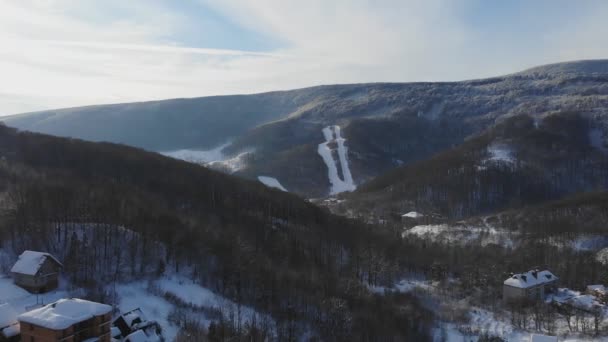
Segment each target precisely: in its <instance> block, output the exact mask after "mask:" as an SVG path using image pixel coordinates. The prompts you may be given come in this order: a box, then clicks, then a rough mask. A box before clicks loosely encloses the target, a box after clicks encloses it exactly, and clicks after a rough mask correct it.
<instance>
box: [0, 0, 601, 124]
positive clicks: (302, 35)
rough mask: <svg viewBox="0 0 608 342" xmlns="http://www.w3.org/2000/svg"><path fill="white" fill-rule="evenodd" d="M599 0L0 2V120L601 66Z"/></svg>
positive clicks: (17, 0) (93, 0)
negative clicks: (583, 63) (564, 64)
mask: <svg viewBox="0 0 608 342" xmlns="http://www.w3.org/2000/svg"><path fill="white" fill-rule="evenodd" d="M605 18H608V1H604V0H597V1H596V0H580V1H570V0H511V1H500V0H302V1H296V0H129V1H124V0H0V115H8V114H14V113H21V112H28V111H35V110H43V109H52V108H63V107H73V106H82V105H91V104H104V103H117V102H131V101H146V100H156V99H167V98H176V97H197V96H208V95H224V94H235V93H257V92H264V91H271V90H284V89H293V88H300V87H307V86H314V85H320V84H334V83H360V82H412V81H456V80H464V79H474V78H482V77H490V76H497V75H501V74H508V73H512V72H517V71H520V70H523V69H525V68H528V67H532V66H536V65H541V64H546V63H553V62H560V61H568V60H577V59H599V58H606V57H608V44H606V41H607V40H606V39H607V38H606V37H608V20H606V19H605Z"/></svg>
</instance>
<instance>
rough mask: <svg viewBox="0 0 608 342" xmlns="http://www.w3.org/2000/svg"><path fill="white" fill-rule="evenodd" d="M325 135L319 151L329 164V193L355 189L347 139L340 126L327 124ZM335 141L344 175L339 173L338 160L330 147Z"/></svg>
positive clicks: (324, 130)
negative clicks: (345, 143)
mask: <svg viewBox="0 0 608 342" xmlns="http://www.w3.org/2000/svg"><path fill="white" fill-rule="evenodd" d="M323 136H324V137H325V142H324V143H321V144H319V148H318V149H317V151H318V153H319V155H320V156H321V158H323V161H324V162H325V165H326V166H327V175H328V177H329V183H330V184H331V189H330V192H329V193H330V194H331V195H335V194H338V193H341V192H344V191H353V190H355V189H356V188H357V187H356V186H355V183H354V182H353V176H352V174H351V172H350V168H349V167H348V158H347V152H348V150H347V148H346V146H344V141H346V139H344V138H342V136H341V132H340V126H327V127H325V128H323ZM334 141H335V142H336V144H337V152H338V160H339V161H340V170H341V171H342V177H340V175H339V174H338V166H337V164H336V160H335V159H334V157H333V154H332V150H331V149H330V148H329V143H331V142H334Z"/></svg>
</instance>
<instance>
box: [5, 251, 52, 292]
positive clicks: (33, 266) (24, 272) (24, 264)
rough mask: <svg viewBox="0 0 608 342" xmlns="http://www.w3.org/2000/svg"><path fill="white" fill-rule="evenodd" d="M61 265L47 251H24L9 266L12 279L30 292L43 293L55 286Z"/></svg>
mask: <svg viewBox="0 0 608 342" xmlns="http://www.w3.org/2000/svg"><path fill="white" fill-rule="evenodd" d="M62 268H63V265H62V264H61V262H59V260H57V259H56V258H55V257H54V256H52V255H50V254H49V253H43V252H35V251H24V252H23V253H21V255H20V256H19V259H18V260H17V262H16V263H15V265H13V268H11V274H12V276H13V281H14V282H15V284H16V285H17V286H20V287H22V288H24V289H26V290H28V291H29V292H32V293H44V292H48V291H51V290H54V289H56V288H57V286H58V284H59V272H60V271H61V269H62Z"/></svg>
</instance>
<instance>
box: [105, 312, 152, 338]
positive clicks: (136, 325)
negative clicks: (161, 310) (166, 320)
mask: <svg viewBox="0 0 608 342" xmlns="http://www.w3.org/2000/svg"><path fill="white" fill-rule="evenodd" d="M113 325H114V326H115V327H116V328H118V329H119V330H120V332H121V334H122V336H124V337H125V338H129V337H131V340H133V341H135V340H136V339H137V338H138V336H139V337H141V336H142V335H141V334H135V335H133V333H135V332H138V331H141V332H142V333H143V334H144V335H145V336H148V339H149V340H154V338H160V336H161V334H162V331H161V328H160V325H159V324H158V323H157V322H156V321H149V320H148V319H147V318H146V315H145V314H144V313H143V311H142V310H141V309H140V308H137V309H134V310H131V311H128V312H125V313H123V314H121V315H120V316H118V317H117V318H116V319H115V320H114V323H113ZM125 341H126V339H125Z"/></svg>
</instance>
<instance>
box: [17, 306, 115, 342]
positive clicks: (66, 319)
mask: <svg viewBox="0 0 608 342" xmlns="http://www.w3.org/2000/svg"><path fill="white" fill-rule="evenodd" d="M17 319H18V320H19V323H20V324H21V339H22V341H66V342H67V341H69V342H80V341H85V340H91V339H95V341H99V342H110V341H111V336H110V325H111V323H112V307H111V306H109V305H106V304H100V303H95V302H90V301H88V300H83V299H60V300H58V301H56V302H55V303H51V304H48V305H45V306H43V307H41V308H38V309H35V310H32V311H28V312H26V313H23V314H21V315H19V316H18V317H17Z"/></svg>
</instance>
